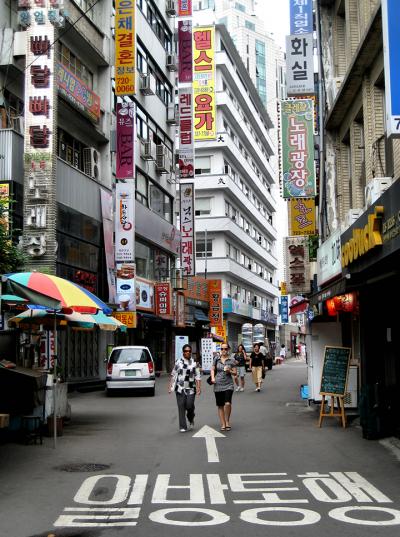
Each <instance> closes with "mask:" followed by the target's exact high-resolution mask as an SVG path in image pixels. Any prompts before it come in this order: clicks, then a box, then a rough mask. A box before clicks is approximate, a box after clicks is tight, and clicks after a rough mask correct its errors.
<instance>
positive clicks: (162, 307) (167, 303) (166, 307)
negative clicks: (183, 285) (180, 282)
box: [154, 283, 172, 317]
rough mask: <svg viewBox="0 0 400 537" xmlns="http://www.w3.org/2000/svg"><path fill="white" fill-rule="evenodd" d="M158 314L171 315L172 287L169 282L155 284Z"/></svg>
mask: <svg viewBox="0 0 400 537" xmlns="http://www.w3.org/2000/svg"><path fill="white" fill-rule="evenodd" d="M154 293H155V303H156V315H159V316H161V317H162V316H165V315H167V316H169V315H171V314H172V311H171V310H172V308H171V287H170V284H169V283H156V284H155V285H154Z"/></svg>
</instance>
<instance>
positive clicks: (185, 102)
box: [178, 86, 194, 179]
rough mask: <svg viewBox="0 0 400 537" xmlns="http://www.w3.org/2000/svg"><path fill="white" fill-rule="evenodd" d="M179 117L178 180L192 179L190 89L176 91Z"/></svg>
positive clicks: (191, 98)
mask: <svg viewBox="0 0 400 537" xmlns="http://www.w3.org/2000/svg"><path fill="white" fill-rule="evenodd" d="M178 113H179V115H178V117H179V150H178V151H179V153H178V155H179V157H178V168H179V177H180V179H192V178H193V177H194V132H193V92H192V87H191V86H189V87H184V88H183V87H182V88H179V90H178Z"/></svg>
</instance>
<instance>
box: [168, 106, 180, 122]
mask: <svg viewBox="0 0 400 537" xmlns="http://www.w3.org/2000/svg"><path fill="white" fill-rule="evenodd" d="M177 112H178V110H177V107H176V106H175V105H174V104H169V105H168V106H167V123H168V124H169V125H176V124H177V115H178V114H177Z"/></svg>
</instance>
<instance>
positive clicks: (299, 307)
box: [289, 300, 308, 315]
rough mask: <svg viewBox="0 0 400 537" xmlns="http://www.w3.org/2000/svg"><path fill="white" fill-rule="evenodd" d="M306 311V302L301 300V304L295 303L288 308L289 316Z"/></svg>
mask: <svg viewBox="0 0 400 537" xmlns="http://www.w3.org/2000/svg"><path fill="white" fill-rule="evenodd" d="M307 309H308V300H302V301H301V302H297V304H293V306H291V307H290V308H289V315H296V313H304V312H305V311H306V310H307Z"/></svg>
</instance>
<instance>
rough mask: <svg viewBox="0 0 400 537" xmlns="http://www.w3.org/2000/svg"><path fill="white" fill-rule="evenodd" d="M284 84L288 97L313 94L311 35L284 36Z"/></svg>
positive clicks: (312, 38)
mask: <svg viewBox="0 0 400 537" xmlns="http://www.w3.org/2000/svg"><path fill="white" fill-rule="evenodd" d="M286 84H287V94H288V95H304V94H307V93H315V87H314V35H313V34H312V33H311V34H304V35H288V36H286Z"/></svg>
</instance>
